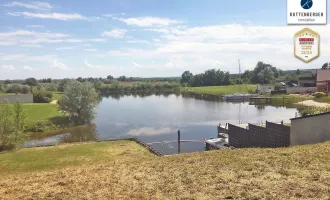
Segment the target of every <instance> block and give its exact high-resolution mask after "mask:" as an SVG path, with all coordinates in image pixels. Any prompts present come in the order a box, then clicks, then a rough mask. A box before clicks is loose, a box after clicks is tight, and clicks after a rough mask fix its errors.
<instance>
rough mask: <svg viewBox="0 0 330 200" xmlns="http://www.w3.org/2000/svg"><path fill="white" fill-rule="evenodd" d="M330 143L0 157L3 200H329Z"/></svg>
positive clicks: (47, 151) (60, 150) (73, 149)
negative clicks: (181, 152) (181, 151)
mask: <svg viewBox="0 0 330 200" xmlns="http://www.w3.org/2000/svg"><path fill="white" fill-rule="evenodd" d="M329 160H330V143H329V142H327V143H323V144H316V145H307V146H297V147H291V148H279V149H237V150H220V151H212V152H204V153H192V154H184V155H176V156H168V157H156V156H154V155H152V154H150V153H148V152H147V150H146V149H144V148H143V147H140V146H138V145H137V144H136V143H134V142H130V141H117V142H102V143H83V144H70V145H61V146H56V147H49V148H35V149H23V150H20V151H19V152H14V153H2V154H0V169H1V170H0V171H1V172H0V175H1V177H2V178H1V179H0V197H2V198H4V199H225V198H227V199H290V198H294V199H298V198H299V199H327V198H328V197H329V196H330V189H329V188H330V163H329Z"/></svg>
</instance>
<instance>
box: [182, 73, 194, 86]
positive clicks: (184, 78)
mask: <svg viewBox="0 0 330 200" xmlns="http://www.w3.org/2000/svg"><path fill="white" fill-rule="evenodd" d="M193 76H194V75H193V74H192V73H190V71H185V72H183V74H182V75H181V83H189V82H190V81H191V79H192V78H193Z"/></svg>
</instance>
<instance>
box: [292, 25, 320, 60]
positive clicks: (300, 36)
mask: <svg viewBox="0 0 330 200" xmlns="http://www.w3.org/2000/svg"><path fill="white" fill-rule="evenodd" d="M294 55H295V56H296V57H297V58H299V59H300V60H302V61H304V62H306V63H308V62H309V61H311V60H313V59H315V58H317V57H318V56H319V55H320V35H319V34H318V33H317V32H315V31H313V30H311V29H309V28H304V29H303V30H301V31H299V32H298V33H296V34H295V35H294Z"/></svg>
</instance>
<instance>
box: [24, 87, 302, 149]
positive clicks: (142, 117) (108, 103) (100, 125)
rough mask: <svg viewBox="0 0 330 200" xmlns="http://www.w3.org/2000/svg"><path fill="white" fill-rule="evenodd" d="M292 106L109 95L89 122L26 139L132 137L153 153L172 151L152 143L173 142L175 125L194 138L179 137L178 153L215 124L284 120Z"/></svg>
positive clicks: (190, 97) (197, 146)
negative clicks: (46, 136) (180, 143)
mask: <svg viewBox="0 0 330 200" xmlns="http://www.w3.org/2000/svg"><path fill="white" fill-rule="evenodd" d="M205 99H206V100H205ZM296 111H297V110H296V109H295V108H285V107H281V106H278V107H275V106H271V105H250V104H249V102H243V103H240V102H235V103H231V102H224V101H222V99H221V97H219V96H213V95H192V94H182V95H180V94H171V93H166V94H161V93H157V94H152V93H144V94H141V95H138V94H130V95H125V94H115V95H111V96H110V95H108V96H105V97H103V98H102V100H101V102H100V103H99V105H98V106H97V109H96V112H97V115H96V117H95V120H94V121H93V123H94V124H93V125H90V126H87V127H84V128H82V127H79V128H76V129H72V130H70V131H68V132H64V133H62V134H61V135H56V136H52V137H49V138H45V139H43V140H34V141H30V142H29V144H30V145H32V144H36V145H40V144H43V143H44V144H53V143H54V144H57V143H60V142H75V141H79V142H85V141H95V140H105V139H118V138H129V137H137V138H138V139H140V140H142V141H144V142H145V143H153V144H152V145H153V147H154V146H155V147H154V148H155V149H156V150H158V151H159V152H164V153H165V152H166V153H173V152H177V151H176V150H175V149H176V148H177V146H176V145H177V144H176V143H175V142H174V143H173V144H172V143H166V144H161V143H155V142H163V141H175V140H177V131H178V130H180V131H181V139H182V140H194V141H200V142H197V143H196V142H195V143H190V142H185V143H184V144H183V145H181V152H192V151H202V150H203V149H204V143H203V141H204V139H208V138H214V137H216V135H217V129H216V126H217V125H218V124H219V123H221V124H225V123H231V124H239V123H244V124H246V123H260V122H261V121H263V122H264V121H266V120H268V121H272V122H281V121H282V120H283V121H284V122H287V121H288V120H289V119H290V118H292V117H295V113H296Z"/></svg>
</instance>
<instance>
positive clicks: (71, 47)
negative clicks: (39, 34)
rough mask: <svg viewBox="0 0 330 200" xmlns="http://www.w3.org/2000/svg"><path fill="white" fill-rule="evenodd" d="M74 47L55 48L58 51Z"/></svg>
mask: <svg viewBox="0 0 330 200" xmlns="http://www.w3.org/2000/svg"><path fill="white" fill-rule="evenodd" d="M74 48H75V47H58V48H56V49H55V50H58V51H60V50H70V49H74Z"/></svg>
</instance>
